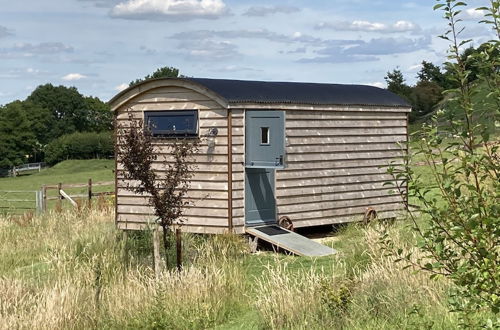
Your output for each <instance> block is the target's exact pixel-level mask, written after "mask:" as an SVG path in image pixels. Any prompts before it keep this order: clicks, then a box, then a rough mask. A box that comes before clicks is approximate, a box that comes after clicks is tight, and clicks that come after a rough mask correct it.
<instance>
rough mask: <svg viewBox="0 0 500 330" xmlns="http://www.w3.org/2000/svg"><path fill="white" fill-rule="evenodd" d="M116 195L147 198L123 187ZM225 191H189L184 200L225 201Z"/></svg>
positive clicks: (145, 195)
mask: <svg viewBox="0 0 500 330" xmlns="http://www.w3.org/2000/svg"><path fill="white" fill-rule="evenodd" d="M117 193H118V198H121V197H133V196H137V197H144V198H147V197H148V194H144V195H138V194H135V193H134V192H132V191H130V190H128V189H126V188H124V187H118V189H117ZM227 196H228V195H227V191H224V190H205V189H204V190H189V191H188V193H187V195H186V198H188V199H189V198H193V199H216V200H219V199H221V200H225V199H227Z"/></svg>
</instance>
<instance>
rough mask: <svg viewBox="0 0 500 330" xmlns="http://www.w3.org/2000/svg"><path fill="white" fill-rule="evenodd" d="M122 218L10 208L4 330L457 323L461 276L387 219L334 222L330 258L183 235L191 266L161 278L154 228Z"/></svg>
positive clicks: (101, 167)
mask: <svg viewBox="0 0 500 330" xmlns="http://www.w3.org/2000/svg"><path fill="white" fill-rule="evenodd" d="M112 169H113V162H112V161H108V160H92V161H66V162H63V163H61V164H58V165H57V166H54V167H53V168H50V169H46V170H44V171H42V172H41V173H37V174H33V175H29V176H21V177H18V178H6V179H0V184H1V189H37V187H39V186H40V185H42V184H56V183H58V182H64V183H79V182H80V183H84V182H86V181H87V180H88V178H92V179H93V180H94V181H110V180H112V178H113V173H112ZM419 172H420V173H421V174H423V175H426V174H427V172H428V171H427V170H426V169H425V168H421V169H419ZM113 219H114V214H113V210H112V208H111V207H109V206H106V205H104V206H103V205H101V207H98V205H95V207H94V208H93V209H91V210H88V209H85V208H84V209H81V210H78V211H74V210H72V211H69V210H67V211H63V213H60V214H59V213H54V212H52V211H50V212H47V213H45V214H43V215H42V216H39V217H29V216H25V217H14V218H12V217H6V216H3V217H2V216H0V329H102V328H105V329H135V328H141V329H455V328H458V327H459V323H460V321H459V317H458V315H457V314H454V313H450V312H448V308H449V306H448V305H447V298H448V294H449V291H450V289H451V288H452V284H450V283H449V282H447V281H446V280H445V279H442V278H441V279H436V280H430V279H429V277H428V274H426V273H422V272H417V271H416V270H415V269H413V268H408V269H403V268H402V267H403V264H399V263H395V262H394V257H391V256H387V255H386V253H385V251H384V250H383V249H382V246H381V245H380V244H379V240H380V239H381V232H380V224H377V223H375V224H372V225H370V226H361V225H356V224H352V225H349V226H340V227H337V228H335V229H336V230H335V231H332V232H331V233H330V234H329V238H328V239H326V241H325V244H327V245H329V246H332V247H333V248H335V249H337V250H338V254H336V255H335V256H330V257H323V258H306V257H297V256H289V255H285V254H275V253H272V252H271V251H263V252H260V253H258V254H251V253H250V252H249V251H248V245H247V243H246V242H245V239H244V238H243V237H242V236H232V235H225V236H224V235H223V236H203V235H193V234H184V235H183V244H184V252H185V253H184V257H185V259H184V269H183V270H182V272H181V273H178V272H176V271H168V270H164V271H163V272H162V274H161V276H160V277H159V278H156V277H155V274H154V270H153V267H152V266H153V264H152V242H151V233H150V232H142V233H134V234H130V235H129V236H128V238H127V239H126V240H124V239H123V236H122V233H121V232H120V231H119V230H117V229H116V228H115V227H114V221H113ZM408 225H409V223H408V222H407V221H404V220H403V221H398V222H396V223H395V224H393V225H392V226H390V228H389V234H390V236H391V237H392V239H393V240H394V242H395V243H396V244H397V245H398V246H399V247H401V248H402V249H403V250H404V251H413V252H414V254H415V255H416V256H418V253H419V252H418V251H417V250H416V249H415V245H416V242H417V239H416V237H415V236H414V234H413V233H412V231H411V230H409V228H408ZM170 258H171V259H173V256H172V255H171V256H170ZM488 316H491V315H483V314H480V313H478V314H477V315H474V316H473V317H474V318H477V319H482V318H485V317H488Z"/></svg>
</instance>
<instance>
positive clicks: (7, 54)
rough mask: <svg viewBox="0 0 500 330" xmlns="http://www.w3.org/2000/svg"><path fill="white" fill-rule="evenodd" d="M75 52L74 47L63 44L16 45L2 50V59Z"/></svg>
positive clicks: (0, 52) (0, 53)
mask: <svg viewBox="0 0 500 330" xmlns="http://www.w3.org/2000/svg"><path fill="white" fill-rule="evenodd" d="M73 51H74V49H73V47H71V46H66V45H65V44H63V43H61V42H42V43H39V44H30V43H16V44H15V45H14V46H13V47H10V48H0V57H4V58H18V57H19V56H22V57H31V56H35V55H48V54H57V53H72V52H73Z"/></svg>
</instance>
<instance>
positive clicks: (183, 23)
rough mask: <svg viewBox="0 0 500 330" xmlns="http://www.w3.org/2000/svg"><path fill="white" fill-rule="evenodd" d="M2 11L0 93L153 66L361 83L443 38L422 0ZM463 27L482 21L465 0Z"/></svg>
mask: <svg viewBox="0 0 500 330" xmlns="http://www.w3.org/2000/svg"><path fill="white" fill-rule="evenodd" d="M0 1H1V2H4V4H3V5H2V6H1V8H2V10H1V11H0V105H2V104H6V103H9V102H11V101H14V100H16V99H20V100H23V99H25V98H26V97H27V96H28V95H29V94H30V93H31V92H32V91H33V90H34V89H35V88H36V87H37V86H38V85H41V84H45V83H51V84H53V85H65V86H75V87H76V88H78V90H79V91H80V92H81V93H82V94H84V95H92V96H97V97H99V98H100V99H102V100H103V101H108V100H109V99H110V98H112V97H113V96H114V95H115V94H117V93H118V92H119V91H120V90H122V89H124V88H126V87H127V86H128V83H129V82H130V81H132V80H135V79H137V78H142V77H144V76H145V75H147V74H150V73H152V72H153V71H155V70H156V69H157V68H159V67H163V66H173V67H176V68H178V69H179V70H180V72H181V74H183V75H186V76H192V77H204V78H226V79H243V80H268V81H302V82H324V83H345V84H369V85H374V86H378V87H385V81H384V76H385V75H386V73H387V72H388V71H392V70H393V69H395V68H398V69H400V70H401V71H402V72H403V74H404V76H405V77H406V79H407V82H408V83H409V84H413V83H415V79H416V74H417V72H418V70H419V65H420V63H421V62H422V60H426V61H430V62H433V63H435V64H441V63H442V61H443V60H444V58H445V56H446V49H447V44H446V43H445V42H444V41H443V40H441V39H439V38H438V37H437V36H438V35H440V34H442V33H443V32H444V31H446V21H445V20H444V19H442V13H441V12H439V11H433V9H432V7H433V6H434V4H436V1H432V0H418V1H417V0H414V1H403V0H392V1H381V0H309V1H306V0H282V1H270V0H268V1H261V0H44V1H40V0H21V1H8V0H0ZM468 3H469V6H468V7H466V9H465V10H464V11H463V12H462V14H461V18H462V19H463V20H464V22H463V24H465V26H466V27H467V29H466V30H465V31H464V34H463V37H464V38H473V39H474V45H475V46H477V45H479V44H480V43H481V42H483V41H486V40H487V39H488V38H489V37H490V36H491V32H490V31H489V30H488V29H487V27H486V26H484V25H482V24H478V23H477V21H479V20H480V19H478V18H479V16H481V13H480V12H478V11H475V10H474V8H476V7H479V6H482V5H484V4H485V3H486V1H485V0H472V1H469V2H468Z"/></svg>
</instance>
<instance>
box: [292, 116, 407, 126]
mask: <svg viewBox="0 0 500 330" xmlns="http://www.w3.org/2000/svg"><path fill="white" fill-rule="evenodd" d="M405 125H406V119H403V120H397V119H387V120H383V119H377V120H361V119H357V120H348V119H343V120H316V119H312V118H311V119H309V120H306V121H304V120H290V119H289V118H288V117H287V120H286V128H287V129H293V128H304V126H307V128H308V129H311V128H366V127H368V128H373V127H404V126H405Z"/></svg>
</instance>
